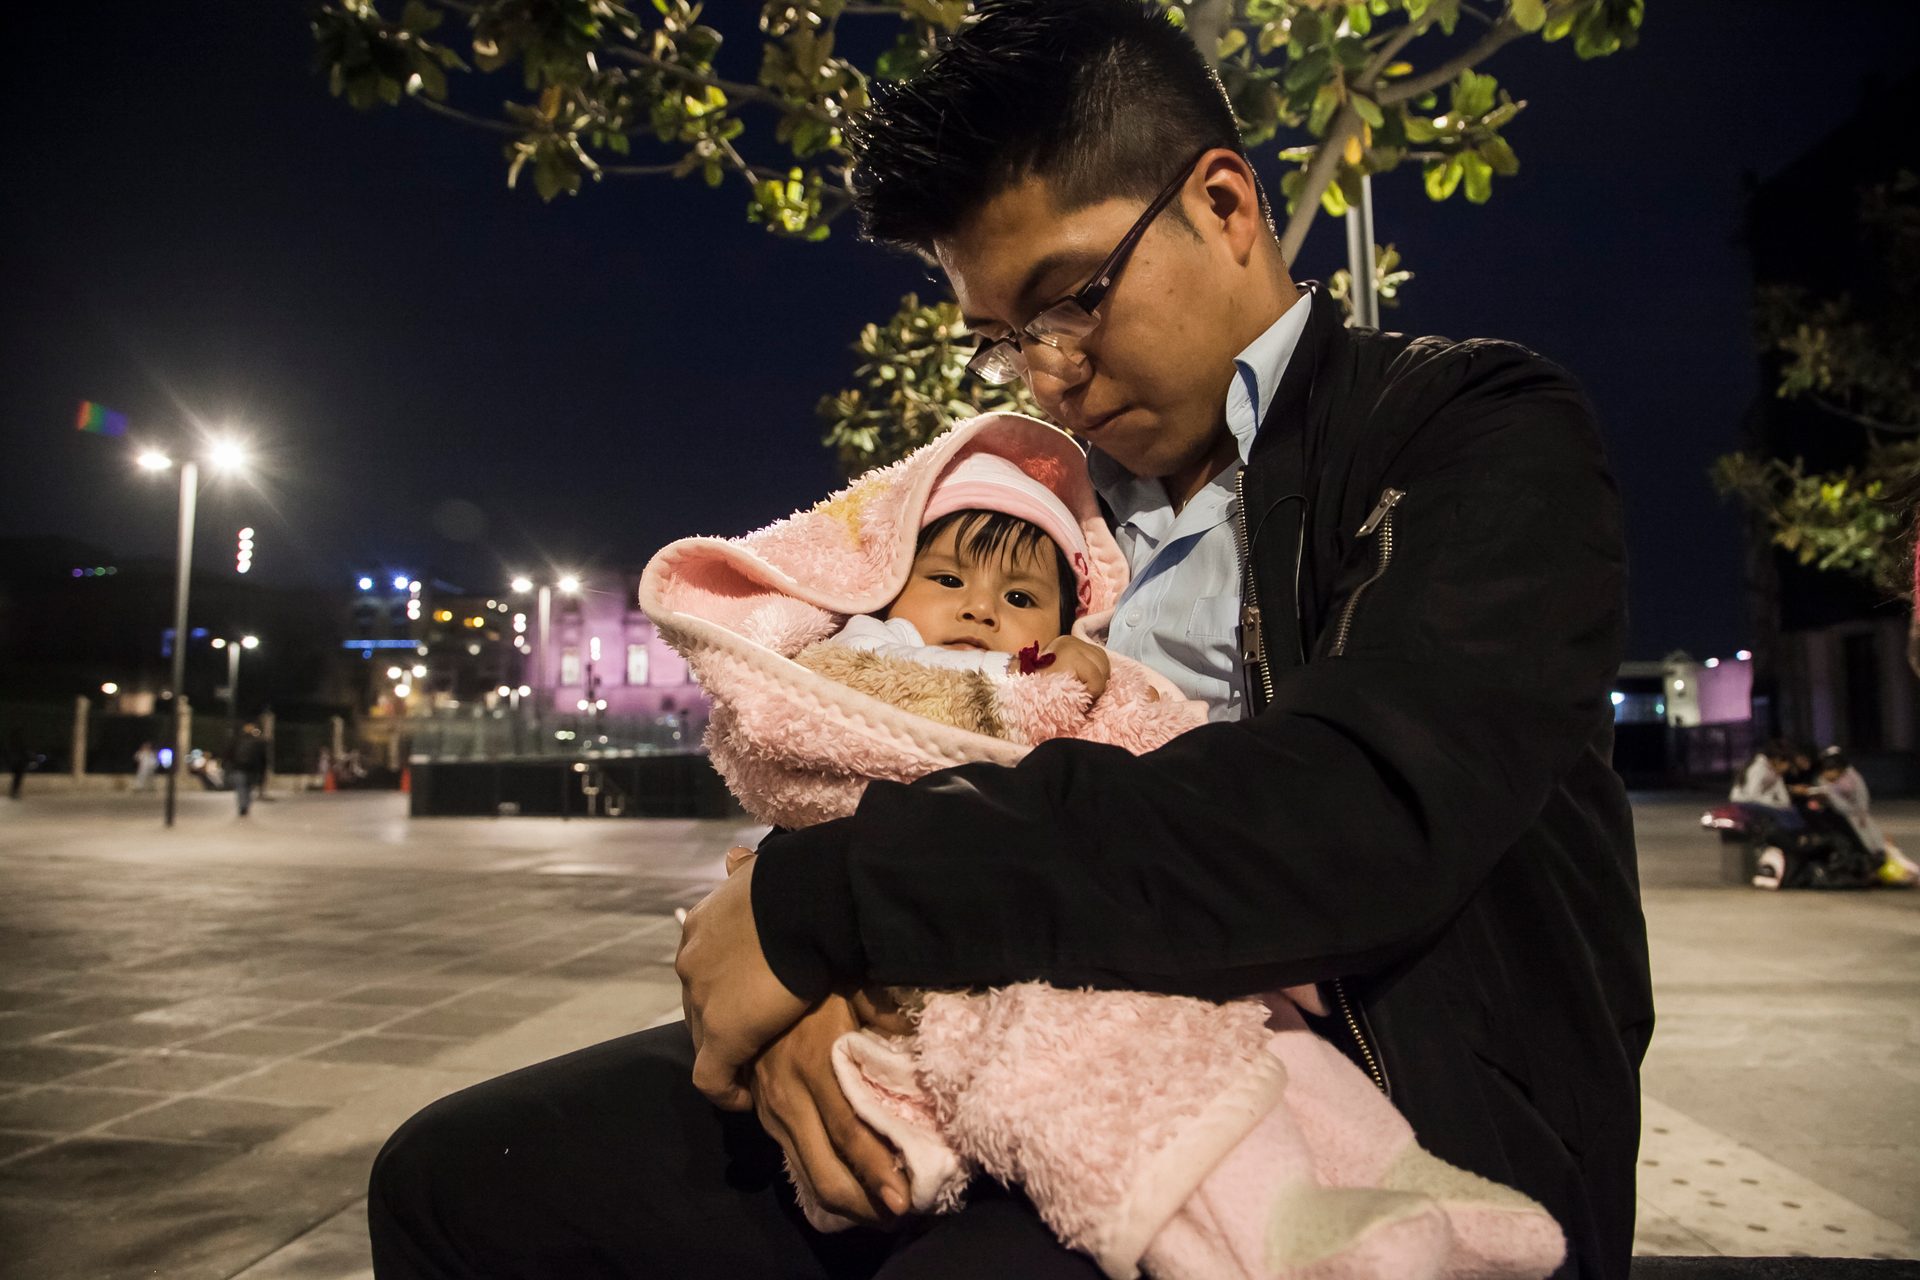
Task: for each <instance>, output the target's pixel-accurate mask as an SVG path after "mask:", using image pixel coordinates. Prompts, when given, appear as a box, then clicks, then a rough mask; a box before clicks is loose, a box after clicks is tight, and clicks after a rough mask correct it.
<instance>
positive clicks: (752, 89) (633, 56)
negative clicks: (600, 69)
mask: <svg viewBox="0 0 1920 1280" xmlns="http://www.w3.org/2000/svg"><path fill="white" fill-rule="evenodd" d="M607 54H608V56H610V57H614V58H618V59H620V60H621V61H622V62H630V63H632V64H633V65H634V66H636V67H644V68H646V69H647V70H649V71H658V72H659V73H660V74H661V75H664V76H672V77H673V78H674V79H676V80H679V81H681V82H683V83H685V84H697V85H702V86H704V87H706V88H709V89H718V90H720V92H722V93H724V94H726V95H727V96H728V97H730V98H735V99H738V100H739V101H742V102H759V103H762V104H764V105H766V106H770V107H774V108H776V109H777V110H780V111H794V110H800V111H804V112H806V113H807V114H808V115H810V116H813V117H814V118H815V119H817V120H825V121H827V122H828V123H832V121H833V117H831V116H829V115H828V114H827V113H826V112H824V111H822V110H820V109H819V108H818V107H815V106H813V105H811V104H804V103H803V104H796V103H791V102H788V101H787V100H786V99H785V98H782V97H781V96H780V95H779V94H777V93H774V92H772V91H770V90H768V89H764V88H762V87H760V86H759V85H757V84H742V83H740V82H739V81H738V80H722V79H720V78H719V77H717V76H710V75H705V74H702V73H701V72H698V71H691V70H689V69H687V68H686V67H683V66H680V65H679V64H678V63H674V62H667V61H664V60H663V59H660V58H656V57H653V56H652V55H651V54H645V53H641V52H639V51H638V50H635V49H622V48H619V47H612V48H609V49H608V50H607Z"/></svg>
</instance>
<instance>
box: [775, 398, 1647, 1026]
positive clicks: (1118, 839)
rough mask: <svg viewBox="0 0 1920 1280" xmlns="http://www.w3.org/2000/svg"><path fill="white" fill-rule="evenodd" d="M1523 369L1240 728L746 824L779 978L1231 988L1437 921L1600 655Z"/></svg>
mask: <svg viewBox="0 0 1920 1280" xmlns="http://www.w3.org/2000/svg"><path fill="white" fill-rule="evenodd" d="M1527 372H1528V374H1530V375H1533V376H1531V377H1530V378H1529V379H1527V381H1529V383H1530V385H1529V387H1528V389H1527V390H1526V393H1525V394H1513V393H1512V387H1513V385H1514V384H1513V383H1512V382H1511V381H1510V382H1509V383H1507V384H1506V390H1505V391H1503V392H1501V393H1498V394H1496V393H1494V392H1492V391H1487V390H1482V391H1481V392H1479V393H1478V394H1475V395H1470V396H1465V397H1460V398H1456V399H1455V400H1454V401H1453V402H1452V403H1451V404H1449V405H1448V407H1446V408H1445V409H1443V410H1442V411H1441V414H1440V415H1439V416H1438V417H1436V419H1435V420H1434V421H1433V422H1431V423H1429V424H1427V425H1426V426H1425V427H1424V428H1423V429H1422V431H1421V433H1420V435H1419V437H1418V439H1417V440H1416V441H1415V442H1414V444H1413V445H1412V446H1410V447H1409V449H1408V452H1407V454H1406V455H1404V456H1403V459H1402V463H1401V465H1399V466H1397V467H1396V468H1395V471H1394V477H1393V479H1394V483H1395V484H1396V485H1398V486H1400V487H1403V488H1405V490H1406V493H1407V496H1406V498H1405V499H1404V500H1403V501H1402V502H1401V504H1400V507H1399V509H1398V511H1397V512H1396V544H1395V552H1394V558H1393V561H1392V563H1391V564H1390V566H1389V567H1388V569H1387V571H1386V572H1385V574H1384V576H1382V578H1381V579H1380V580H1379V581H1378V582H1376V583H1375V584H1374V585H1372V586H1371V587H1369V588H1368V589H1367V591H1366V593H1365V595H1364V597H1363V598H1362V600H1361V601H1360V603H1359V605H1358V607H1357V611H1356V615H1355V619H1354V623H1353V627H1352V633H1351V639H1350V641H1349V646H1348V649H1347V652H1346V654H1345V656H1342V657H1339V658H1323V659H1320V660H1318V661H1316V662H1314V663H1312V664H1310V665H1308V666H1306V667H1304V668H1300V669H1297V670H1293V671H1290V672H1285V673H1282V674H1281V676H1280V678H1279V680H1278V682H1277V688H1276V696H1275V699H1274V702H1273V705H1272V706H1270V707H1269V708H1267V709H1266V710H1265V711H1264V712H1263V713H1262V714H1261V715H1260V716H1259V717H1258V718H1256V719H1254V720H1251V721H1247V722H1243V723H1238V724H1215V725H1208V726H1205V727H1203V728H1199V729H1195V730H1193V731H1192V732H1190V733H1188V734H1185V735H1183V736H1182V737H1180V738H1179V739H1176V740H1175V741H1174V742H1172V743H1170V744H1169V745H1167V746H1166V747H1164V748H1161V749H1160V750H1158V751H1155V752H1152V753H1150V754H1148V755H1145V756H1140V757H1133V756H1130V755H1128V754H1127V753H1125V752H1124V751H1121V750H1119V749H1117V748H1112V747H1105V746H1100V745H1097V744H1092V743H1086V742H1079V741H1055V742H1050V743H1047V744H1043V745H1042V746H1040V747H1038V748H1036V749H1035V750H1034V751H1033V752H1032V754H1031V755H1030V756H1029V757H1028V758H1027V759H1026V760H1025V761H1023V762H1022V763H1021V764H1020V765H1019V766H1018V767H1016V768H1012V769H1006V768H1000V767H996V766H979V765H975V766H966V767H963V768H959V769H953V770H948V771H945V772H942V773H939V774H935V775H932V776H930V777H928V778H925V779H922V780H921V781H919V782H917V783H914V784H912V785H899V784H892V783H875V784H873V785H872V786H871V787H870V788H869V789H868V791H867V794H866V798H865V800H864V801H863V802H862V804H861V806H860V809H859V811H858V812H857V813H856V814H855V815H854V816H853V817H851V818H848V819H842V820H840V821H838V822H832V823H827V824H823V825H821V826H818V827H814V828H811V829H809V830H807V831H802V832H795V833H792V834H789V835H783V836H779V837H776V838H774V839H772V840H770V841H768V842H767V843H766V844H765V845H764V846H763V849H762V853H763V856H762V857H761V858H760V859H759V864H760V865H759V868H758V875H757V876H756V878H755V881H754V884H753V906H754V916H755V918H756V922H757V924H758V927H759V930H760V934H761V938H762V942H763V945H764V947H765V951H766V956H767V960H768V963H769V965H770V966H771V968H772V971H773V972H774V973H775V974H776V975H777V976H778V978H779V979H780V981H781V982H782V983H784V984H785V985H786V986H788V987H789V988H790V989H791V990H792V991H794V992H797V993H798V994H800V995H802V996H804V997H807V998H813V997H815V996H817V995H819V994H820V993H822V992H824V991H825V990H827V989H828V988H829V987H830V986H832V985H833V984H835V983H845V982H855V981H873V982H881V983H897V984H911V985H976V984H982V983H995V982H1006V981H1014V980H1019V979H1046V980H1050V981H1054V982H1058V983H1074V984H1080V983H1084V984H1095V985H1102V986H1129V987H1140V988H1144V989H1150V990H1161V991H1171V992H1190V993H1194V994H1203V995H1231V994H1240V993H1245V992H1250V991H1255V990H1262V989H1267V988H1270V987H1272V986H1274V985H1279V984H1282V983H1297V982H1306V981H1313V980H1318V979H1322V978H1327V977H1331V976H1336V975H1339V974H1344V973H1353V972H1362V971H1365V970H1367V969H1370V968H1374V967H1376V966H1378V965H1381V964H1384V963H1386V962H1388V961H1390V960H1392V959H1393V958H1394V957H1395V956H1397V955H1399V954H1402V953H1404V952H1405V951H1407V950H1409V949H1411V948H1413V947H1416V946H1418V945H1419V944H1421V943H1422V942H1423V941H1424V940H1425V939H1427V938H1428V937H1430V936H1431V935H1432V934H1433V933H1434V932H1435V931H1437V930H1438V929H1439V928H1440V927H1441V926H1442V925H1443V924H1444V922H1445V921H1446V920H1447V919H1448V918H1449V917H1450V916H1451V915H1452V914H1453V913H1454V912H1455V911H1456V910H1457V909H1458V908H1459V906H1460V905H1461V904H1462V903H1463V902H1464V901H1465V900H1466V898H1467V897H1468V896H1469V895H1470V894H1471V893H1472V892H1473V891H1474V889H1475V888H1476V886H1477V885H1478V884H1479V883H1480V882H1481V880H1482V879H1483V878H1484V876H1485V875H1486V874H1487V872H1488V870H1489V869H1490V868H1491V867H1492V865H1493V864H1494V862H1495V861H1497V860H1498V858H1499V857H1500V856H1501V855H1502V854H1503V853H1504V852H1505V851H1506V850H1508V849H1509V848H1511V847H1512V845H1513V844H1514V842H1515V841H1516V840H1517V839H1518V837H1519V836H1520V835H1521V833H1522V832H1524V831H1525V830H1526V829H1527V827H1528V826H1529V825H1531V824H1532V822H1533V821H1534V820H1535V818H1536V816H1537V815H1538V813H1539V812H1540V810H1541V808H1542V807H1543V805H1544V804H1545V803H1546V801H1547V798H1548V795H1549V793H1550V792H1551V790H1552V788H1553V787H1554V786H1555V785H1556V783H1557V782H1558V780H1559V779H1560V778H1561V777H1563V776H1564V775H1565V773H1566V772H1567V770H1568V769H1569V768H1571V767H1572V765H1573V764H1574V762H1575V761H1576V759H1577V758H1578V757H1579V756H1580V754H1581V753H1582V752H1586V751H1590V750H1591V749H1592V748H1593V745H1594V743H1595V741H1596V736H1597V734H1598V733H1599V732H1600V731H1601V729H1602V727H1603V726H1604V724H1605V723H1606V720H1607V716H1608V711H1609V708H1608V704H1607V691H1608V688H1609V686H1610V682H1611V680H1612V678H1613V675H1614V672H1615V670H1616V668H1617V666H1618V661H1619V657H1620V645H1621V640H1622V629H1623V620H1624V619H1623V606H1622V593H1623V583H1624V566H1623V553H1622V549H1621V538H1620V529H1619V516H1618V504H1617V500H1616V496H1615V493H1614V489H1613V485H1612V482H1611V480H1610V478H1609V476H1608V474H1607V471H1606V467H1605V462H1604V459H1603V457H1602V454H1601V450H1600V446H1599V444H1598V440H1597V435H1596V433H1595V431H1594V429H1593V425H1592V422H1591V418H1590V414H1589V412H1588V410H1587V409H1586V407H1585V402H1584V400H1582V399H1581V398H1580V396H1579V395H1578V393H1577V392H1576V391H1575V390H1574V389H1573V388H1572V387H1571V385H1570V384H1568V383H1566V382H1565V381H1564V380H1563V379H1561V378H1559V377H1558V375H1557V374H1555V373H1553V372H1552V371H1550V370H1548V367H1547V366H1544V365H1539V366H1536V367H1535V368H1534V369H1530V370H1528V371H1527ZM1361 554H1368V555H1370V554H1371V545H1370V544H1369V546H1368V547H1367V548H1366V549H1365V550H1363V551H1362V553H1361Z"/></svg>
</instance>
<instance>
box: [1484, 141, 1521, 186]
mask: <svg viewBox="0 0 1920 1280" xmlns="http://www.w3.org/2000/svg"><path fill="white" fill-rule="evenodd" d="M1479 150H1480V158H1481V159H1482V160H1485V161H1486V162H1487V167H1488V168H1489V169H1491V170H1493V171H1494V172H1495V173H1497V174H1499V175H1500V176H1501V177H1503V178H1511V177H1512V176H1513V175H1514V174H1516V173H1518V172H1520V157H1519V156H1516V155H1514V154H1513V148H1512V147H1511V146H1509V145H1508V144H1507V140H1506V139H1505V138H1501V137H1493V138H1488V139H1487V140H1486V141H1485V142H1483V143H1481V144H1480V148H1479Z"/></svg>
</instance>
